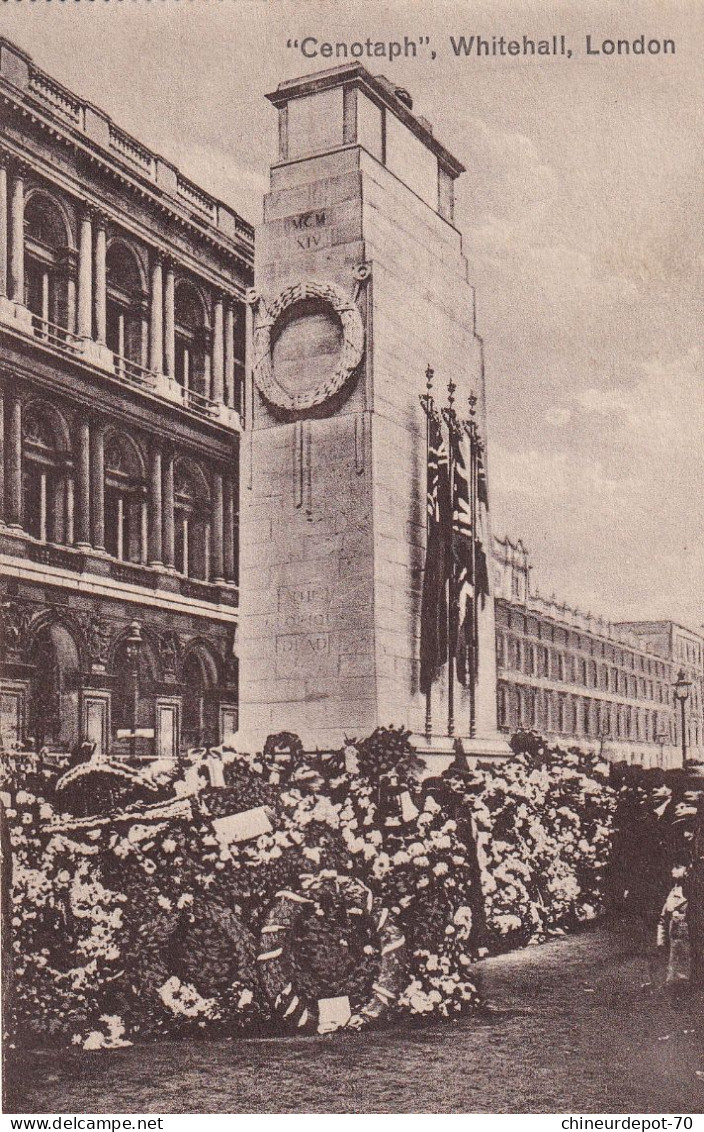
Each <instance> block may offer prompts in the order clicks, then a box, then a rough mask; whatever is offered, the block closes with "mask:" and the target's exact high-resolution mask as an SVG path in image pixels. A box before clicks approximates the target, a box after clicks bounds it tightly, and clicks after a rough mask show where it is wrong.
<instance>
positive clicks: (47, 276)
mask: <svg viewBox="0 0 704 1132" xmlns="http://www.w3.org/2000/svg"><path fill="white" fill-rule="evenodd" d="M0 106H1V110H0V130H1V135H2V136H1V145H2V150H1V154H0V383H1V392H2V413H1V414H0V424H2V439H3V447H4V454H3V462H2V475H0V518H1V520H2V522H1V524H0V574H1V576H2V581H1V583H0V584H1V586H2V591H1V594H2V596H1V599H0V600H1V604H0V615H1V619H2V654H1V659H2V667H1V669H0V674H1V681H2V687H1V700H0V704H1V715H0V728H1V733H2V745H3V747H5V748H6V749H7V748H12V747H13V746H14V745H16V744H17V743H19V742H22V741H23V740H25V741H26V740H31V741H34V742H37V743H46V744H49V745H50V746H54V747H59V748H64V749H65V748H70V747H71V746H72V745H73V744H75V743H76V742H77V740H79V738H84V737H87V738H89V739H90V740H93V741H95V742H96V743H97V745H98V749H99V750H100V751H102V752H106V751H108V750H113V751H119V750H124V749H125V746H126V745H129V744H131V745H132V746H133V748H134V749H135V751H136V752H137V753H141V754H145V755H154V754H157V755H159V754H160V755H163V756H170V755H173V754H174V753H175V752H176V751H178V750H179V749H180V748H181V749H182V748H183V747H185V746H193V745H197V744H200V743H203V742H212V741H217V740H218V739H220V738H223V737H227V735H228V734H230V733H232V732H233V731H234V730H236V727H237V697H238V690H237V680H238V670H237V661H236V658H235V651H234V631H235V624H236V616H237V614H236V607H237V593H238V591H237V561H238V550H237V500H238V492H239V485H238V462H239V433H240V412H239V410H240V395H241V389H242V378H243V362H244V340H245V334H244V308H243V299H244V294H245V290H246V288H247V287H248V286H249V285H250V284H251V281H252V262H253V232H252V229H251V227H250V226H249V225H248V224H246V223H245V222H244V221H243V220H242V219H241V218H240V217H239V216H237V215H236V214H235V213H234V212H233V211H232V210H231V209H229V208H228V207H226V206H225V205H223V204H221V203H220V202H219V201H217V200H214V199H213V198H212V197H210V196H209V195H208V194H207V193H205V192H203V191H202V190H201V189H200V188H199V187H197V186H196V185H195V184H193V183H192V182H191V181H189V180H188V179H187V178H186V177H184V176H183V175H182V174H181V173H180V172H179V171H178V169H176V168H175V167H174V166H173V165H171V164H170V163H169V162H168V161H166V160H164V159H163V158H162V157H160V156H157V155H156V154H154V153H152V152H150V151H149V150H148V149H146V148H145V147H144V146H143V145H141V144H140V143H139V142H138V141H136V140H135V139H134V138H133V137H130V136H129V135H128V134H126V133H125V132H124V131H122V130H121V129H119V127H118V126H116V125H115V123H114V122H112V121H111V120H110V119H109V118H108V117H107V116H106V115H105V114H103V113H102V112H101V111H100V110H98V109H96V107H94V106H92V105H90V104H88V103H86V102H83V101H81V100H80V99H79V98H77V97H76V96H75V95H74V94H72V93H71V92H70V91H68V90H66V89H65V88H64V87H62V86H61V85H60V84H58V83H57V82H55V81H54V80H53V79H52V78H50V77H49V76H48V75H46V74H44V73H43V72H41V71H40V70H38V68H37V67H35V66H34V64H33V62H32V60H31V59H30V58H28V57H27V56H26V55H25V54H24V53H23V52H21V51H20V50H18V49H17V48H16V47H14V46H13V45H12V44H11V43H8V42H7V41H6V40H0Z"/></svg>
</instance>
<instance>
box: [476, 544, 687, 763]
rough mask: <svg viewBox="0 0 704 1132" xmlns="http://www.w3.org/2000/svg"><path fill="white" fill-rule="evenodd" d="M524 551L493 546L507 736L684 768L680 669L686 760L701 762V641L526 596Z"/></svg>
mask: <svg viewBox="0 0 704 1132" xmlns="http://www.w3.org/2000/svg"><path fill="white" fill-rule="evenodd" d="M530 572H531V566H530V562H529V558H528V552H527V551H526V548H525V547H524V546H523V544H522V543H521V542H520V541H518V542H517V543H512V542H511V541H510V540H509V539H495V540H494V592H495V605H496V611H495V615H496V659H497V712H498V720H499V726H500V728H502V729H503V730H504V731H505V732H507V733H513V732H514V731H516V730H517V729H518V728H527V729H535V730H536V731H539V732H541V733H543V734H545V735H546V736H548V737H549V738H551V739H555V740H560V741H561V742H572V743H575V744H578V745H579V746H581V747H585V746H586V747H589V748H590V749H592V750H595V751H600V752H601V753H602V754H603V755H604V757H605V758H608V759H609V760H610V761H617V760H621V759H625V760H627V761H628V762H635V763H640V764H642V765H643V766H646V767H651V766H664V767H668V766H678V765H680V763H681V712H680V707H679V704H678V703H677V702H676V699H675V695H674V685H675V682H676V681H677V678H678V674H679V672H680V670H683V671H684V675H685V679H686V680H687V681H688V683H689V695H688V698H687V701H686V702H685V734H686V747H687V757H688V759H693V760H701V759H702V758H704V720H703V718H702V692H703V691H704V636H702V635H701V634H698V633H695V632H693V631H692V630H689V629H685V628H683V627H681V626H679V625H676V624H675V623H674V622H671V621H657V622H649V621H641V622H627V623H621V624H610V623H608V622H606V621H604V620H603V619H601V618H598V617H593V616H591V615H590V614H585V613H581V612H579V611H577V610H573V609H570V608H569V607H568V606H566V605H563V604H560V603H558V602H556V601H555V600H547V599H545V598H543V597H541V596H539V595H538V594H537V593H534V592H532V587H531V584H530Z"/></svg>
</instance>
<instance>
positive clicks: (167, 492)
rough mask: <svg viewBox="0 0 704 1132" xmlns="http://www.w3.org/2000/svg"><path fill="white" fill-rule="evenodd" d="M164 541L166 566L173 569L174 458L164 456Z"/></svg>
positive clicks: (169, 454)
mask: <svg viewBox="0 0 704 1132" xmlns="http://www.w3.org/2000/svg"><path fill="white" fill-rule="evenodd" d="M162 480H163V483H162V519H163V524H162V539H163V546H162V551H163V556H164V565H165V566H167V567H169V568H170V569H173V565H174V562H175V558H174V457H173V454H172V453H168V454H167V455H165V456H164V461H163V476H162Z"/></svg>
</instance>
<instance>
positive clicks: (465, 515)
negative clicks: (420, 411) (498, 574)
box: [450, 429, 489, 687]
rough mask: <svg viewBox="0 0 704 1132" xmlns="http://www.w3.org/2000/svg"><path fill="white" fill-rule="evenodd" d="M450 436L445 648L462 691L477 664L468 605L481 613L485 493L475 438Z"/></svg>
mask: <svg viewBox="0 0 704 1132" xmlns="http://www.w3.org/2000/svg"><path fill="white" fill-rule="evenodd" d="M452 436H453V439H452V444H453V461H454V479H453V505H452V566H453V571H454V574H453V582H454V593H455V595H456V611H455V615H454V617H453V618H452V620H451V624H452V626H453V629H452V632H453V640H452V641H451V644H450V647H451V649H452V652H453V655H454V656H455V658H456V662H457V677H458V679H459V681H460V683H461V684H464V685H465V687H466V686H467V685H468V684H469V682H470V680H471V679H472V678H474V679H476V676H477V671H478V665H479V648H478V641H477V640H476V615H475V609H474V603H475V601H478V602H479V605H480V608H481V609H483V608H484V605H485V602H486V599H487V597H488V596H489V570H488V563H487V549H486V548H487V537H486V531H487V529H488V523H487V521H486V520H487V511H488V509H489V493H488V490H487V482H486V470H485V468H484V461H483V459H482V449H481V444H480V442H479V440H478V438H477V436H476V433H475V434H474V435H473V436H469V435H467V434H466V433H465V435H462V433H461V432H460V431H459V429H457V430H453V434H452ZM467 457H469V459H467ZM472 463H473V464H474V468H472ZM472 484H474V489H473V488H472ZM473 490H474V496H475V497H474V499H472V492H473ZM472 544H474V545H472Z"/></svg>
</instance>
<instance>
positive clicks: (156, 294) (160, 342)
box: [149, 255, 164, 373]
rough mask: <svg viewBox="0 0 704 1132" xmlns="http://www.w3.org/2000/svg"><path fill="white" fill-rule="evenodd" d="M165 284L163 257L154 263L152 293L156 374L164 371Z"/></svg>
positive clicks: (152, 352) (151, 359)
mask: <svg viewBox="0 0 704 1132" xmlns="http://www.w3.org/2000/svg"><path fill="white" fill-rule="evenodd" d="M163 314H164V284H163V269H162V264H161V256H159V255H155V256H154V260H153V263H152V293H151V308H150V318H149V368H150V369H152V370H154V372H155V373H162V372H163V369H164V319H163Z"/></svg>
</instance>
